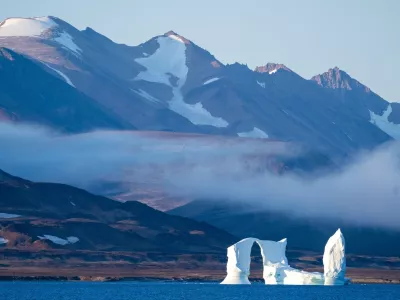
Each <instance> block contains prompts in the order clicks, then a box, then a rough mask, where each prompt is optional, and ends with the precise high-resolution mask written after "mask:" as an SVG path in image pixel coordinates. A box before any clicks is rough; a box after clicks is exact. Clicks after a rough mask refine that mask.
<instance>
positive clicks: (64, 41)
mask: <svg viewBox="0 0 400 300" xmlns="http://www.w3.org/2000/svg"><path fill="white" fill-rule="evenodd" d="M54 40H55V41H56V42H57V43H59V44H60V45H61V46H63V47H64V48H66V49H68V50H70V51H72V52H73V53H74V54H75V55H77V56H78V55H80V54H81V53H82V49H81V48H79V47H78V46H77V45H76V44H75V43H74V40H73V38H72V36H71V35H70V34H68V33H66V32H65V31H63V32H61V33H60V34H59V36H58V37H56V38H54Z"/></svg>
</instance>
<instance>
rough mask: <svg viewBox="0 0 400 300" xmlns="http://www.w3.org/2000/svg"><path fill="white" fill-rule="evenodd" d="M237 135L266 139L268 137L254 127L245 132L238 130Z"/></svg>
mask: <svg viewBox="0 0 400 300" xmlns="http://www.w3.org/2000/svg"><path fill="white" fill-rule="evenodd" d="M237 135H238V136H239V137H244V138H254V139H267V138H269V136H268V134H267V133H265V132H264V131H262V130H261V129H259V128H257V127H254V128H253V130H251V131H247V132H238V133H237Z"/></svg>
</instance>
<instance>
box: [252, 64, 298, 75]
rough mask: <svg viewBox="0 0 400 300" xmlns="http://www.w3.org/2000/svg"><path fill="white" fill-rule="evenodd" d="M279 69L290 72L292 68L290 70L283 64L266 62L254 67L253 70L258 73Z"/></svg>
mask: <svg viewBox="0 0 400 300" xmlns="http://www.w3.org/2000/svg"><path fill="white" fill-rule="evenodd" d="M280 69H282V70H286V71H289V72H292V70H290V69H289V68H288V67H286V66H285V65H284V64H276V63H267V64H266V65H265V66H259V67H256V68H255V70H254V71H255V72H258V73H268V74H274V73H276V72H277V71H278V70H280Z"/></svg>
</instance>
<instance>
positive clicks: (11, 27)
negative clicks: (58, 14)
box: [0, 16, 58, 37]
mask: <svg viewBox="0 0 400 300" xmlns="http://www.w3.org/2000/svg"><path fill="white" fill-rule="evenodd" d="M56 21H58V19H57V18H55V17H51V16H48V17H34V18H9V19H6V20H4V21H3V22H1V23H0V36H1V37H9V36H27V37H29V36H30V37H37V36H41V35H42V34H43V33H44V32H46V31H48V30H50V29H53V28H55V27H57V26H58V24H57V23H56Z"/></svg>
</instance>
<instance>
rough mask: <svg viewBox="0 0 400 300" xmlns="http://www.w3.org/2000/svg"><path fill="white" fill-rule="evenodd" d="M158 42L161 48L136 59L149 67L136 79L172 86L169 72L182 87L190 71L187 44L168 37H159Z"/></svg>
mask: <svg viewBox="0 0 400 300" xmlns="http://www.w3.org/2000/svg"><path fill="white" fill-rule="evenodd" d="M157 42H158V44H159V48H158V49H157V51H156V52H155V53H154V54H153V55H150V56H147V57H141V58H137V59H136V60H135V61H136V62H137V63H139V64H141V65H142V66H144V67H145V68H146V69H147V70H146V71H143V72H140V73H139V74H138V75H137V76H136V78H135V80H145V81H149V82H157V83H163V84H166V85H169V86H171V83H170V80H169V79H170V76H169V75H168V74H172V75H174V76H175V77H177V78H178V86H179V87H182V86H183V85H184V83H185V81H186V76H187V73H188V67H187V66H186V53H185V52H186V46H185V44H184V43H181V42H177V41H176V40H175V39H172V38H168V37H159V38H157Z"/></svg>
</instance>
